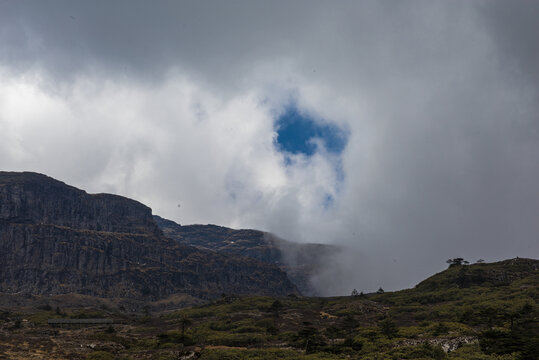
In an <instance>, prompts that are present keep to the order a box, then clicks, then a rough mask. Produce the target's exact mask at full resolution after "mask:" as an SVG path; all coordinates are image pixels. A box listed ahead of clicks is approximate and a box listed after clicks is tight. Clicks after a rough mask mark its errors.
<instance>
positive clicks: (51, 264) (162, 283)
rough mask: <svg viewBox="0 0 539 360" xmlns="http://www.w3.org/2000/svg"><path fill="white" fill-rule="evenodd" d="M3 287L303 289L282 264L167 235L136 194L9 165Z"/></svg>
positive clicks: (137, 295)
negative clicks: (98, 189) (91, 188)
mask: <svg viewBox="0 0 539 360" xmlns="http://www.w3.org/2000/svg"><path fill="white" fill-rule="evenodd" d="M0 293H4V294H27V295H36V294H41V295H57V294H67V293H78V294H85V295H91V296H97V297H118V298H131V299H146V300H157V299H162V298H165V297H168V296H171V295H174V294H188V295H190V296H193V297H196V298H205V299H207V298H212V297H216V296H219V295H220V294H222V293H235V294H260V295H262V294H265V295H286V294H290V293H297V290H296V287H295V286H294V285H293V284H292V283H291V282H290V281H289V280H288V278H287V276H286V274H285V273H284V272H283V271H281V270H280V269H279V268H278V267H276V266H274V265H270V264H267V263H263V262H259V261H256V260H253V259H250V258H247V257H235V256H230V255H226V254H219V253H216V252H212V251H205V250H201V249H197V248H195V247H192V246H186V245H181V244H178V242H176V241H172V240H170V239H168V238H166V237H165V236H163V233H162V232H161V230H160V229H159V227H158V226H157V224H156V223H155V221H154V219H153V218H152V213H151V209H150V208H148V207H147V206H145V205H143V204H141V203H139V202H136V201H134V200H131V199H127V198H124V197H121V196H116V195H110V194H96V195H90V194H87V193H86V192H84V191H82V190H79V189H76V188H74V187H71V186H68V185H66V184H64V183H62V182H60V181H57V180H54V179H52V178H50V177H47V176H45V175H41V174H36V173H26V172H25V173H12V172H0Z"/></svg>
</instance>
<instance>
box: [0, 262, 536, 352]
mask: <svg viewBox="0 0 539 360" xmlns="http://www.w3.org/2000/svg"><path fill="white" fill-rule="evenodd" d="M537 269H539V262H538V261H534V260H526V259H516V260H511V261H505V262H500V263H494V264H486V263H478V264H473V265H464V263H461V264H460V265H459V264H451V266H450V267H449V268H448V269H447V270H445V271H443V272H441V273H439V274H436V275H434V276H432V277H431V278H429V279H426V280H425V281H423V282H422V283H420V284H418V286H416V287H415V288H413V289H407V290H403V291H397V292H381V291H379V292H376V293H372V294H355V295H354V296H343V297H334V298H306V297H299V296H289V297H283V298H278V299H276V298H271V297H261V296H253V297H234V296H222V297H221V298H219V299H217V300H214V301H213V302H210V303H208V304H206V305H204V306H198V307H192V308H185V309H181V310H177V311H173V312H168V313H161V314H159V313H157V312H155V311H153V310H152V312H151V313H150V314H147V315H146V314H145V311H144V310H141V311H140V313H139V314H138V315H128V314H126V313H125V312H124V313H122V312H114V311H113V310H110V309H82V310H63V311H60V314H58V312H57V311H54V310H53V309H52V308H51V307H47V308H44V307H41V308H40V309H37V308H36V309H35V312H33V313H32V314H29V315H28V316H24V318H25V319H27V322H24V321H22V322H21V321H20V320H21V319H22V318H23V315H21V313H15V312H14V310H13V309H11V310H10V311H4V312H2V313H0V314H1V317H0V319H1V320H2V321H3V323H4V326H5V327H6V328H8V329H13V328H14V326H15V324H16V323H15V321H16V320H19V322H18V323H17V324H18V326H19V327H18V328H17V329H15V330H13V331H12V332H11V333H12V334H13V335H12V336H13V337H12V339H13V340H11V341H13V342H14V341H16V340H15V339H23V338H24V335H22V334H23V333H24V331H28V333H29V334H32V331H34V333H40V331H41V333H43V331H42V330H40V331H37V332H36V331H35V330H33V328H32V326H33V327H34V328H35V327H43V328H44V327H46V319H47V318H51V317H60V316H63V317H68V318H71V317H73V318H82V317H114V318H115V319H118V318H119V317H120V318H121V322H120V323H115V324H114V325H113V326H103V327H101V328H89V329H74V330H64V331H61V332H60V333H56V335H55V343H58V341H60V340H61V339H62V336H64V337H69V336H76V338H77V339H78V340H77V341H67V340H66V343H70V344H71V343H75V344H86V343H91V344H93V345H92V346H93V347H92V348H91V351H88V352H87V353H86V354H87V359H109V358H115V359H137V358H152V359H176V358H178V354H180V353H181V354H185V355H186V356H190V354H191V355H193V356H195V355H196V356H199V357H198V358H199V359H206V360H207V359H210V360H211V359H225V360H226V359H383V360H385V359H387V360H393V359H440V360H441V359H444V360H445V359H475V360H532V359H534V360H535V359H537V354H538V353H539V329H538V315H539V308H538V306H537V299H538V298H539V287H538V284H539V274H538V270H537ZM356 292H357V291H356ZM146 313H148V311H146ZM29 324H31V325H29ZM80 339H85V341H82V340H80ZM9 341H10V340H8V341H6V342H7V343H9ZM19 348H21V347H19ZM77 351H79V350H77ZM74 353H76V352H74ZM62 356H63V357H61V356H60V357H59V358H67V357H69V356H68V354H63V355H62ZM51 358H53V357H51Z"/></svg>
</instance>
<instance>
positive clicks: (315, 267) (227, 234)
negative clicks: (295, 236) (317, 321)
mask: <svg viewBox="0 0 539 360" xmlns="http://www.w3.org/2000/svg"><path fill="white" fill-rule="evenodd" d="M154 219H155V221H156V223H157V225H158V226H159V227H160V228H161V230H162V231H163V233H164V234H165V236H167V237H169V238H171V239H174V240H176V241H178V243H180V244H183V245H190V246H194V247H197V248H198V249H209V250H214V251H217V252H219V253H226V254H232V255H236V256H246V257H250V258H253V259H256V260H259V261H262V262H265V263H267V264H274V265H277V266H279V267H280V268H281V269H282V270H283V271H285V272H286V273H287V274H288V277H289V278H290V280H291V281H292V282H293V283H294V284H295V285H296V286H297V287H298V289H299V290H300V292H301V293H302V294H304V295H319V294H318V292H317V289H316V288H315V287H314V286H313V284H311V279H312V277H313V276H315V275H316V274H317V273H318V272H319V271H320V270H321V268H322V267H323V266H325V265H327V262H328V261H329V259H330V258H331V256H333V255H334V254H336V253H337V252H338V251H340V249H339V248H338V247H336V246H331V245H323V244H300V243H295V242H292V241H287V240H283V239H280V238H278V237H276V236H275V235H273V234H271V233H267V232H263V231H259V230H251V229H241V230H235V229H230V228H227V227H223V226H217V225H184V226H182V225H179V224H177V223H175V222H174V221H171V220H167V219H163V218H161V217H159V216H156V215H154Z"/></svg>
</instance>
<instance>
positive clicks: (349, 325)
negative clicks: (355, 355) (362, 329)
mask: <svg viewBox="0 0 539 360" xmlns="http://www.w3.org/2000/svg"><path fill="white" fill-rule="evenodd" d="M358 326H359V322H358V321H357V320H356V319H355V318H354V316H352V315H350V314H348V315H346V316H345V317H344V319H343V327H344V328H345V329H346V331H347V334H348V341H349V343H350V344H351V343H352V342H353V341H352V333H353V331H354V330H355V329H356V328H357V327H358Z"/></svg>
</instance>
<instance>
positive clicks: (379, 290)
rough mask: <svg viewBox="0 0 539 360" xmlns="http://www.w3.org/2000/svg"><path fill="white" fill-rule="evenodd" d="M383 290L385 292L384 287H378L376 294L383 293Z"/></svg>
mask: <svg viewBox="0 0 539 360" xmlns="http://www.w3.org/2000/svg"><path fill="white" fill-rule="evenodd" d="M384 292H385V291H384V289H382V287H380V288H379V289H378V290H377V291H376V293H377V294H383V293H384Z"/></svg>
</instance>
